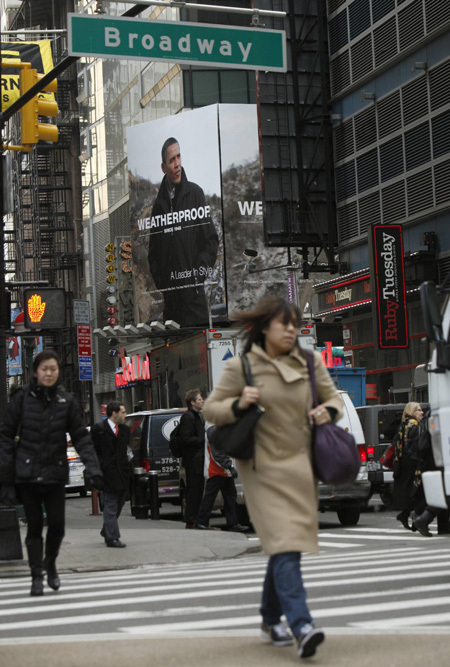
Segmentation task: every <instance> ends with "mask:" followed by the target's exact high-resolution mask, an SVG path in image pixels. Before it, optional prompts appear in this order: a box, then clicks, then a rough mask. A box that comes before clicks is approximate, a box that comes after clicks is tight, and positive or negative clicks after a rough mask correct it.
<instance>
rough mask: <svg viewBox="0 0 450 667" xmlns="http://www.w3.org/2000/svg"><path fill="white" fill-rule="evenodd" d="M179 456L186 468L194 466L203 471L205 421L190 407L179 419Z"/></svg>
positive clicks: (198, 470)
mask: <svg viewBox="0 0 450 667" xmlns="http://www.w3.org/2000/svg"><path fill="white" fill-rule="evenodd" d="M179 437H180V440H181V458H182V459H183V465H184V466H185V467H186V468H189V467H194V468H195V471H196V472H197V473H198V474H202V473H203V463H204V460H205V422H204V421H203V417H202V416H201V415H200V413H199V412H196V411H195V410H192V409H191V408H189V409H188V411H187V412H185V413H184V414H183V415H182V416H181V419H180V434H179Z"/></svg>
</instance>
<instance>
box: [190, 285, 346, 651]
mask: <svg viewBox="0 0 450 667" xmlns="http://www.w3.org/2000/svg"><path fill="white" fill-rule="evenodd" d="M236 319H237V320H239V321H240V322H241V324H242V327H243V329H245V330H247V333H246V339H245V346H244V353H246V354H247V356H248V360H249V362H250V366H251V369H252V374H253V380H254V386H244V385H245V381H244V376H243V371H242V364H241V361H240V359H239V357H234V358H233V359H230V361H229V362H227V365H226V367H225V369H224V371H223V374H222V376H221V378H220V381H219V383H218V384H217V386H216V388H215V389H214V391H213V392H212V394H211V396H210V397H209V398H208V399H207V401H206V403H205V405H204V408H203V415H204V417H205V419H206V420H207V421H208V422H212V423H214V424H217V425H218V426H221V425H224V424H228V423H232V422H233V421H235V420H236V418H237V417H239V415H240V414H241V413H242V412H243V411H245V409H246V408H248V407H249V406H250V405H251V404H252V403H259V404H260V405H262V406H263V407H264V408H265V412H264V414H263V416H262V417H261V418H260V420H259V422H258V424H257V426H256V428H255V455H254V458H253V459H252V460H249V461H245V460H239V461H238V463H237V465H238V469H239V474H240V476H241V479H242V482H243V485H244V492H245V499H246V503H247V507H248V510H249V513H250V517H251V520H252V523H253V525H254V527H255V529H256V532H257V533H258V536H259V538H260V540H261V544H262V547H263V549H264V551H265V552H266V553H267V554H268V555H269V556H270V558H269V562H268V566H267V572H266V577H265V582H264V587H263V594H262V603H261V608H260V611H261V615H262V626H261V636H262V637H263V638H264V639H266V640H268V641H270V642H271V643H272V644H274V645H275V646H286V645H288V644H293V643H294V641H293V638H292V636H291V635H290V633H289V632H288V630H287V629H286V628H285V626H284V625H283V624H282V623H281V615H282V614H285V616H286V618H287V620H288V623H289V625H290V628H291V630H292V633H293V635H294V637H295V638H296V640H297V643H298V655H299V657H303V658H307V657H310V656H312V655H314V653H315V651H316V647H317V645H318V644H320V643H321V642H322V641H323V640H324V633H323V630H321V629H320V628H316V627H315V626H314V623H313V620H312V617H311V615H310V613H309V610H308V607H307V605H306V592H305V589H304V586H303V582H302V576H301V570H300V555H301V553H302V552H303V551H307V552H312V553H317V551H318V544H317V531H318V520H317V480H316V478H315V476H314V473H313V470H312V464H311V421H312V420H313V421H314V422H315V423H316V424H324V423H326V422H329V421H331V420H336V419H339V418H340V416H341V414H342V401H341V399H340V397H339V394H338V393H337V391H336V389H335V387H334V384H333V381H332V380H331V378H330V375H329V373H328V371H327V370H326V368H325V367H324V365H323V363H322V359H321V356H320V355H319V354H318V353H315V354H314V362H315V363H314V365H315V372H316V382H317V390H318V394H319V401H320V405H319V406H317V407H316V408H314V409H313V407H312V402H313V401H312V394H311V383H310V381H309V374H308V368H307V364H306V358H305V356H304V353H302V352H301V350H300V348H299V347H298V343H297V329H298V326H299V324H300V313H299V311H298V310H297V308H296V307H295V306H294V305H293V304H290V303H287V302H286V301H284V300H283V299H281V298H278V297H264V298H263V299H261V300H260V301H259V302H258V304H257V305H256V307H255V309H254V310H253V311H249V312H245V313H239V314H237V315H236Z"/></svg>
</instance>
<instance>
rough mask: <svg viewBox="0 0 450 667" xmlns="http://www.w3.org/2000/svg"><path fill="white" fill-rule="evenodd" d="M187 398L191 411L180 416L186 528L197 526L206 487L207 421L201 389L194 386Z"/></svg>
mask: <svg viewBox="0 0 450 667" xmlns="http://www.w3.org/2000/svg"><path fill="white" fill-rule="evenodd" d="M185 401H186V405H187V407H188V411H187V412H185V413H184V414H183V416H182V417H181V419H180V441H181V458H182V460H183V465H184V468H185V470H186V528H195V527H196V525H197V514H198V510H199V507H200V503H201V501H202V496H203V490H204V488H205V478H204V476H203V466H204V463H205V422H204V420H203V417H202V416H201V414H200V412H201V409H202V407H203V403H204V400H203V398H202V395H201V393H200V389H190V390H189V391H188V392H187V393H186V396H185Z"/></svg>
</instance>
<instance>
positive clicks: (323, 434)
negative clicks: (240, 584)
mask: <svg viewBox="0 0 450 667" xmlns="http://www.w3.org/2000/svg"><path fill="white" fill-rule="evenodd" d="M307 363H308V370H309V376H310V379H311V388H312V394H313V404H314V407H316V406H317V405H319V401H318V397H317V385H316V375H315V372H314V356H313V354H312V353H311V352H307ZM312 464H313V469H314V473H315V475H316V477H318V479H320V481H321V482H323V483H324V484H333V485H334V486H338V485H340V484H352V482H354V481H355V479H356V476H357V475H358V472H359V469H360V467H361V459H360V458H359V453H358V448H357V446H356V442H355V438H354V437H353V436H352V434H351V433H348V432H347V431H345V430H344V429H343V428H341V427H340V426H336V424H332V423H329V424H323V425H322V426H316V425H314V426H313V437H312Z"/></svg>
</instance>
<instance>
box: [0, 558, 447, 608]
mask: <svg viewBox="0 0 450 667" xmlns="http://www.w3.org/2000/svg"><path fill="white" fill-rule="evenodd" d="M436 561H442V563H439V564H442V565H445V564H446V562H447V558H446V557H444V556H442V555H441V554H437V555H435V554H426V555H423V556H421V558H420V559H419V560H418V559H417V558H416V556H409V557H407V556H404V557H403V559H402V569H403V571H411V570H418V569H420V570H421V571H423V570H425V569H427V568H435V567H436ZM264 569H265V563H261V565H258V566H255V567H254V571H252V575H251V576H250V575H249V572H248V571H246V572H239V571H236V570H235V569H233V570H231V571H229V572H226V573H219V574H218V573H214V574H213V575H209V576H200V575H194V576H192V577H191V576H185V577H178V578H177V579H171V581H170V583H163V584H159V583H156V582H155V583H150V584H149V583H148V582H147V581H146V579H145V577H144V578H143V580H142V581H136V580H132V581H130V580H128V581H126V582H125V583H124V584H121V583H119V582H117V581H116V582H115V585H114V588H113V589H112V588H111V583H110V582H101V583H99V582H96V583H95V584H93V583H90V584H89V590H87V591H80V586H81V584H78V585H74V586H68V587H67V588H66V589H65V592H63V593H61V592H60V593H59V594H58V600H59V601H60V602H62V601H64V600H82V599H85V600H86V599H88V598H93V597H99V596H101V597H102V598H107V597H109V596H111V597H113V596H115V595H117V592H118V589H119V587H120V586H121V585H125V586H126V590H127V592H128V593H132V592H133V591H135V592H136V593H137V594H139V595H142V594H143V593H150V592H152V593H155V592H157V591H165V592H168V591H173V590H182V589H188V588H191V589H193V588H197V589H198V588H207V587H209V586H211V585H214V584H215V583H220V584H222V585H226V586H230V585H232V586H235V585H239V584H241V583H242V582H241V581H240V579H239V577H245V583H246V584H249V583H260V582H262V580H263V574H264ZM302 569H303V573H304V576H305V577H306V578H308V581H311V580H313V579H318V578H319V579H321V580H322V581H323V579H324V578H326V577H333V578H338V577H342V576H347V575H348V573H349V569H350V568H349V564H348V563H345V562H342V563H327V564H312V563H311V564H308V565H306V566H304V567H303V568H302ZM397 569H398V565H397V563H395V564H388V565H384V566H380V564H373V562H371V563H370V567H367V565H363V564H360V565H359V568H358V574H359V575H361V574H372V573H382V572H393V571H394V572H396V571H397ZM142 582H144V583H142ZM145 584H146V585H145ZM102 589H103V590H102ZM67 591H69V592H67ZM70 591H76V592H70ZM0 595H1V596H2V597H6V596H8V599H6V600H3V601H2V604H3V605H5V606H8V605H10V606H12V605H15V604H17V603H18V602H20V600H18V599H17V597H12V596H11V594H10V593H7V592H5V591H3V592H2V593H0ZM22 595H25V591H24V592H23V594H22ZM24 601H25V600H24ZM26 601H27V602H28V601H29V598H28V597H26Z"/></svg>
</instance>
